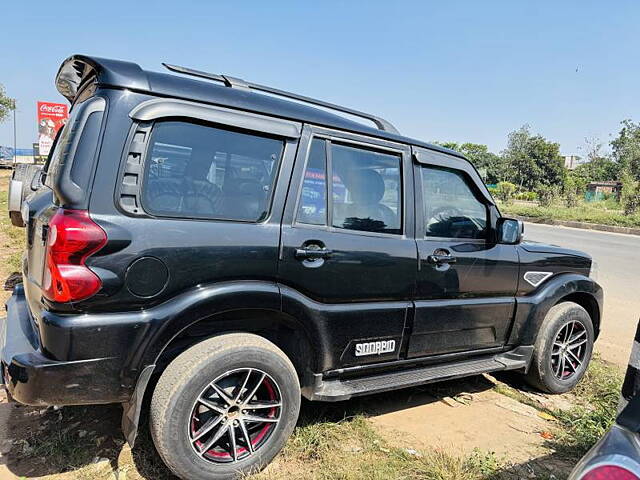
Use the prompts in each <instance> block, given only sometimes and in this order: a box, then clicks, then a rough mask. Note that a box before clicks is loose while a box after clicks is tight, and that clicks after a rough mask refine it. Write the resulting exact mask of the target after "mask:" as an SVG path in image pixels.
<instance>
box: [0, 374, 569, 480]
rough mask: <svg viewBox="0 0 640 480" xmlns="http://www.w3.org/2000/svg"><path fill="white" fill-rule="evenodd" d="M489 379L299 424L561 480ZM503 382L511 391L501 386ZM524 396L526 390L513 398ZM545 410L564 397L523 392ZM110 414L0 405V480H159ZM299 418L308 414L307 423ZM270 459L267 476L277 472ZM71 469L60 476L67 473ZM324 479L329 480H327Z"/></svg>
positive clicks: (519, 414) (562, 464) (145, 449)
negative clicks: (355, 430)
mask: <svg viewBox="0 0 640 480" xmlns="http://www.w3.org/2000/svg"><path fill="white" fill-rule="evenodd" d="M494 382H495V380H494V379H493V378H492V377H490V376H479V377H473V378H470V379H465V380H463V381H455V382H445V383H443V384H436V385H430V386H424V387H419V388H411V389H406V390H401V391H397V392H390V393H387V394H380V395H373V396H370V397H365V398H363V399H359V400H354V401H350V402H342V403H340V404H316V403H310V402H305V403H304V404H303V416H304V414H305V410H306V411H307V412H309V411H314V414H318V412H317V410H318V409H325V410H332V411H333V412H331V415H332V416H336V411H337V412H338V416H344V417H348V416H350V415H353V414H354V413H355V412H366V414H368V415H369V416H370V421H371V422H372V424H373V425H374V427H375V429H376V431H377V432H378V433H380V435H381V436H382V437H383V438H384V439H385V440H387V441H388V442H389V444H390V445H392V446H395V447H399V448H402V449H406V450H407V451H413V450H417V451H419V450H421V449H426V448H434V447H435V448H439V449H444V450H446V451H449V452H454V453H455V454H459V455H464V454H469V453H471V452H473V451H474V450H475V449H479V450H482V451H486V452H494V453H495V454H496V457H497V458H498V459H500V460H501V461H506V462H508V463H509V464H511V465H518V466H519V467H520V468H521V469H522V471H523V472H524V473H525V474H526V475H527V477H523V478H549V475H550V474H551V473H552V472H555V474H556V475H557V476H556V478H558V479H560V478H564V476H565V475H566V474H567V473H568V472H569V471H570V469H571V467H572V462H571V461H568V460H566V459H564V458H563V457H561V456H559V455H557V454H556V452H555V450H554V448H553V446H552V443H550V442H549V440H550V439H551V438H552V435H553V434H552V433H551V432H552V431H553V427H554V422H553V420H551V419H549V417H546V416H545V415H544V414H541V413H540V411H539V410H537V409H535V408H533V407H531V406H528V405H525V404H524V403H521V402H519V401H517V400H514V399H513V398H510V397H509V396H505V395H502V394H500V393H497V392H496V391H495V390H494ZM509 382H510V383H513V381H512V380H511V379H509ZM523 391H524V392H525V393H526V390H523ZM529 395H531V397H532V399H534V400H536V401H540V402H542V403H541V405H543V404H544V405H546V406H562V404H563V402H565V403H569V402H570V397H562V396H561V397H554V398H552V399H550V398H549V397H546V396H542V395H539V394H534V393H529ZM120 415H121V409H120V407H119V406H116V405H104V406H90V407H66V408H62V409H59V410H55V409H53V408H48V409H45V408H40V409H39V408H31V407H23V406H19V405H16V404H12V403H6V401H5V399H4V398H3V399H2V402H0V454H1V455H2V456H1V457H0V463H1V465H0V479H2V480H14V479H36V478H41V479H46V480H85V479H93V478H96V479H116V480H123V479H125V478H126V479H147V480H156V479H168V478H174V477H172V476H171V474H170V473H169V472H168V471H167V470H166V468H165V467H164V466H163V465H162V464H161V463H160V461H159V460H158V459H157V457H156V455H155V452H154V450H153V447H152V445H151V443H150V441H149V438H148V434H147V433H146V432H143V435H142V439H141V442H140V444H139V445H138V446H136V448H135V449H134V450H133V451H132V450H131V449H130V448H129V446H128V445H127V444H125V443H124V439H123V437H122V434H121V433H120V429H119V425H120ZM307 416H308V415H307ZM280 461H281V460H279V459H276V461H275V462H274V464H273V465H272V466H270V467H268V469H267V473H268V472H269V470H272V471H274V472H277V471H279V470H282V469H283V468H282V466H281V465H279V464H278V463H279V462H280ZM70 464H72V465H74V466H75V467H74V468H73V469H71V470H69V465H70ZM329 478H330V477H329Z"/></svg>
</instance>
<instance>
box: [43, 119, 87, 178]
mask: <svg viewBox="0 0 640 480" xmlns="http://www.w3.org/2000/svg"><path fill="white" fill-rule="evenodd" d="M78 110H79V109H78ZM78 110H74V111H73V112H72V113H71V116H70V117H69V119H68V120H67V123H66V124H65V125H64V127H62V130H60V131H59V132H58V136H57V137H56V140H55V142H54V145H53V150H51V151H50V152H49V156H48V157H47V161H46V163H45V166H44V170H45V171H46V172H47V176H46V179H45V185H47V186H49V187H51V186H53V184H54V183H55V180H56V179H57V177H58V172H59V170H60V166H61V165H62V164H63V163H64V162H65V161H66V157H67V156H68V155H69V149H70V148H71V143H72V140H73V134H75V130H76V129H77V128H76V127H75V126H74V125H75V123H76V121H77V119H78Z"/></svg>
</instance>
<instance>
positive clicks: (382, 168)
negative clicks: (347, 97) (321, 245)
mask: <svg viewBox="0 0 640 480" xmlns="http://www.w3.org/2000/svg"><path fill="white" fill-rule="evenodd" d="M331 159H332V161H331V163H332V169H333V181H332V182H331V183H332V185H331V193H332V199H333V226H334V227H338V228H345V229H349V230H361V231H367V232H377V233H402V227H401V222H402V207H401V205H402V182H401V178H402V176H401V171H400V160H401V159H400V157H399V156H397V155H391V154H387V153H380V152H376V151H373V150H365V149H362V148H355V147H350V146H346V145H336V144H332V146H331Z"/></svg>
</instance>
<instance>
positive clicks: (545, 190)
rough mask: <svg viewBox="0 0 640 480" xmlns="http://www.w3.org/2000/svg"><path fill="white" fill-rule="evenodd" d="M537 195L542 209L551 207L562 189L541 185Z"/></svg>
mask: <svg viewBox="0 0 640 480" xmlns="http://www.w3.org/2000/svg"><path fill="white" fill-rule="evenodd" d="M536 194H537V195H538V203H539V204H540V206H541V207H550V206H551V205H552V204H553V203H554V202H555V201H556V199H557V198H558V196H559V195H560V189H559V188H558V187H557V186H555V185H540V186H538V188H537V189H536Z"/></svg>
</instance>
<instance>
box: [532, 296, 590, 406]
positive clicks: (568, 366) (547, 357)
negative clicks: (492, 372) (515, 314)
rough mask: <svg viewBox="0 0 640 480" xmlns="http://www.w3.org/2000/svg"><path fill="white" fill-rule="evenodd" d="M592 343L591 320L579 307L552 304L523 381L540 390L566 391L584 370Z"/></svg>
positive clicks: (573, 385) (571, 387)
mask: <svg viewBox="0 0 640 480" xmlns="http://www.w3.org/2000/svg"><path fill="white" fill-rule="evenodd" d="M593 342H594V331H593V322H592V320H591V317H590V316H589V314H588V313H587V311H586V310H585V309H584V308H583V307H581V306H580V305H578V304H577V303H574V302H563V303H559V304H557V305H554V306H553V307H551V308H550V309H549V311H548V312H547V315H546V316H545V318H544V321H543V322H542V326H541V328H540V331H539V332H538V337H537V339H536V343H535V348H534V352H533V358H532V360H531V365H530V367H529V372H528V373H527V375H526V376H525V379H526V381H527V382H528V383H529V384H530V385H532V386H534V387H536V388H538V389H539V390H542V391H543V392H547V393H565V392H568V391H569V390H571V389H573V387H575V386H576V384H577V383H578V382H579V381H580V380H581V379H582V377H583V376H584V374H585V372H586V371H587V367H588V365H589V361H590V360H591V355H592V353H593Z"/></svg>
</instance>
